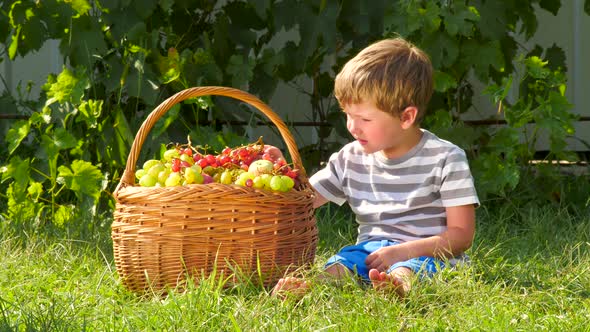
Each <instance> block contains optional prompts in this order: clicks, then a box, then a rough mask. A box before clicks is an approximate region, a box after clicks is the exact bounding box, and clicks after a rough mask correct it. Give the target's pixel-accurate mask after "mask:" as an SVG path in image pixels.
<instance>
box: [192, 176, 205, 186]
mask: <svg viewBox="0 0 590 332" xmlns="http://www.w3.org/2000/svg"><path fill="white" fill-rule="evenodd" d="M204 180H205V179H204V178H203V174H201V173H195V180H194V181H193V183H194V184H202V183H203V181H204Z"/></svg>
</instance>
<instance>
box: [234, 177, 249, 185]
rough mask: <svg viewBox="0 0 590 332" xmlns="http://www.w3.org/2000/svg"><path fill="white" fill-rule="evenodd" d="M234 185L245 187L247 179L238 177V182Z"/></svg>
mask: <svg viewBox="0 0 590 332" xmlns="http://www.w3.org/2000/svg"><path fill="white" fill-rule="evenodd" d="M234 183H235V184H237V185H238V186H242V187H245V186H246V179H245V178H241V177H238V178H237V179H236V182H234Z"/></svg>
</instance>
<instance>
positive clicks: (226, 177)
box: [219, 170, 232, 184]
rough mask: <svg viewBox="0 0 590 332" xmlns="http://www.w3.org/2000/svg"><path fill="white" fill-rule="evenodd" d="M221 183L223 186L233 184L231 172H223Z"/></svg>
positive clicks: (220, 178)
mask: <svg viewBox="0 0 590 332" xmlns="http://www.w3.org/2000/svg"><path fill="white" fill-rule="evenodd" d="M219 182H220V183H223V184H230V183H232V174H231V171H230V170H225V171H223V173H221V176H220V177H219Z"/></svg>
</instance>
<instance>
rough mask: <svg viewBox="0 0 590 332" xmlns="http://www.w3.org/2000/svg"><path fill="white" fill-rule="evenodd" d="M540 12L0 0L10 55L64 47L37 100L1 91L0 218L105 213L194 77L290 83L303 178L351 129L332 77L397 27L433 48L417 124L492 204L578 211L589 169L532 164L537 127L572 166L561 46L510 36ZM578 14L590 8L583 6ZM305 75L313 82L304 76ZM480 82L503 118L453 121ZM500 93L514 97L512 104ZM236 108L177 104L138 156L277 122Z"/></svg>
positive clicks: (538, 2)
mask: <svg viewBox="0 0 590 332" xmlns="http://www.w3.org/2000/svg"><path fill="white" fill-rule="evenodd" d="M535 8H540V10H543V11H546V12H549V13H551V14H553V15H555V14H557V12H558V11H559V9H560V8H561V1H560V0H522V1H483V0H479V1H471V0H470V1H452V0H438V1H417V0H398V1H385V0H375V1H325V0H324V1H310V0H290V1H274V0H256V1H223V2H220V1H212V0H199V1H189V0H178V1H172V0H143V1H134V0H102V1H98V0H97V1H90V0H69V1H67V0H44V1H33V0H18V1H0V41H1V42H2V51H3V52H4V53H5V54H7V55H8V57H9V59H10V60H9V61H11V60H14V59H16V58H17V57H22V56H26V55H27V54H30V53H32V52H35V51H37V50H39V49H40V48H41V47H42V46H43V45H44V44H45V43H46V42H47V41H49V40H57V41H59V50H60V54H61V55H62V56H63V58H64V63H63V69H62V71H61V72H59V73H55V74H51V75H49V76H48V77H47V78H46V83H45V84H44V85H43V87H42V92H41V95H40V96H39V97H38V98H28V97H27V96H28V95H27V94H26V93H21V94H17V95H14V94H12V93H11V92H10V91H9V89H6V90H5V91H4V93H3V95H1V96H0V105H2V107H1V110H0V112H2V113H10V114H16V115H18V116H17V119H14V120H11V121H10V123H9V125H5V126H1V127H0V131H1V132H0V135H1V136H2V137H3V138H4V140H5V144H2V145H0V173H1V182H0V213H1V217H2V219H3V220H4V221H5V223H6V224H8V225H10V226H12V227H18V228H24V229H27V230H29V231H32V232H38V231H40V230H42V231H48V229H53V230H64V229H65V230H67V231H68V232H75V233H76V234H78V235H80V234H82V235H83V234H84V233H87V232H92V230H93V229H94V228H95V227H96V226H97V225H96V224H95V223H97V222H104V220H108V219H104V218H100V216H102V215H105V214H107V215H108V214H109V213H110V212H111V211H112V208H113V205H114V202H113V199H112V197H111V195H110V193H111V192H112V190H113V189H114V187H115V186H116V185H117V183H118V179H119V176H120V175H121V172H122V169H123V168H124V166H125V163H126V159H127V155H128V153H129V148H130V146H131V143H132V141H133V139H134V136H135V133H136V132H137V130H138V128H139V126H140V125H141V123H142V121H143V120H144V119H145V117H146V116H147V114H148V113H149V112H150V111H151V110H152V109H153V108H154V107H155V106H157V105H158V104H159V103H160V102H161V101H163V100H164V99H165V98H167V97H169V96H171V95H172V94H174V93H176V92H178V91H180V90H182V89H185V88H188V87H193V86H204V85H220V86H231V87H235V88H239V89H242V90H245V91H248V92H250V93H252V94H255V95H257V96H259V97H260V98H261V99H262V100H270V99H271V98H272V97H273V95H274V94H275V92H276V90H277V86H278V85H279V84H288V85H290V86H292V87H295V88H296V89H298V91H299V92H300V93H302V94H304V95H305V96H307V97H308V100H309V105H310V109H311V113H310V114H309V119H310V121H311V122H313V123H315V124H317V126H316V127H314V130H315V131H316V134H317V137H318V139H317V141H315V142H313V143H311V144H307V145H304V144H301V145H300V151H301V154H302V158H303V160H304V161H305V163H306V164H305V167H306V169H307V170H308V173H312V172H313V171H314V170H316V169H317V168H318V167H319V165H320V163H321V161H323V160H325V159H327V157H328V156H329V154H330V153H332V152H333V151H335V150H336V149H338V148H339V147H340V145H341V143H342V141H344V140H346V139H347V137H348V136H347V135H348V134H347V132H346V130H345V127H344V124H343V120H342V117H341V115H340V111H339V110H338V108H337V105H336V103H335V102H334V99H333V96H332V84H333V79H334V76H335V74H336V73H337V72H338V70H339V68H341V66H342V65H343V64H344V62H345V61H347V60H348V59H349V58H350V57H352V56H353V55H354V54H355V53H357V52H358V51H359V50H360V49H361V48H363V47H365V46H366V45H367V44H368V43H370V42H372V41H375V40H378V39H381V38H383V37H389V36H394V35H401V36H403V37H405V38H407V39H409V40H410V41H412V42H413V43H415V44H416V45H418V46H419V47H422V48H423V49H425V50H426V51H427V52H428V54H429V55H430V56H431V59H432V62H433V64H434V66H435V69H436V73H435V90H436V93H435V96H434V98H433V100H432V103H431V105H430V113H429V115H428V116H427V118H426V121H425V123H424V126H425V127H426V128H428V129H429V130H432V131H434V132H435V133H437V134H438V135H440V136H441V137H443V138H447V139H449V140H451V141H453V142H455V143H457V144H459V145H460V146H461V147H463V148H464V149H465V150H466V151H467V152H468V154H469V158H470V160H471V163H472V169H473V173H474V175H475V177H476V183H477V186H478V192H479V194H480V196H481V198H482V200H483V201H485V202H486V204H490V205H493V204H501V205H506V204H508V205H514V206H521V205H523V204H528V205H545V204H555V205H568V206H572V208H575V209H582V210H584V209H585V210H586V211H587V210H588V208H589V206H588V197H589V191H590V189H589V188H588V186H580V185H578V184H579V183H580V181H587V175H583V174H582V175H576V176H572V175H568V174H563V172H560V171H559V170H558V169H557V168H556V167H557V166H554V165H552V164H551V163H547V164H541V165H533V164H531V163H530V161H531V160H533V159H535V158H536V156H535V152H536V149H535V145H536V141H537V140H538V139H539V137H541V135H546V136H547V137H548V140H549V153H548V154H547V155H546V156H544V158H545V160H546V161H549V162H550V161H553V160H563V159H565V160H570V161H576V160H577V159H578V156H577V155H576V154H574V153H572V152H571V151H568V150H567V144H566V142H567V139H568V138H569V137H572V136H573V135H575V130H574V126H573V122H574V121H575V120H576V119H577V116H576V115H574V114H573V113H571V109H572V105H571V103H570V102H569V101H568V100H567V98H566V95H565V91H566V88H567V81H566V75H565V73H566V72H567V69H568V68H567V67H566V65H565V60H566V59H565V53H564V52H563V50H562V49H560V48H559V47H557V46H555V45H553V46H550V47H543V46H539V45H536V46H535V47H534V48H532V49H524V48H523V47H522V45H521V44H519V42H518V39H517V38H520V39H524V40H528V39H530V38H531V37H532V36H533V35H534V33H535V31H536V29H537V27H538V24H539V22H538V20H537V17H536V15H535ZM584 10H585V12H586V13H587V14H588V13H590V5H589V1H588V0H586V1H585V2H584ZM285 35H289V36H292V38H290V37H289V38H286V39H285V37H284V36H285ZM302 78H304V79H306V80H309V81H311V83H312V84H308V85H305V86H304V85H301V84H299V82H300V80H301V79H302ZM474 82H478V84H483V85H484V86H485V89H484V91H485V93H486V95H487V96H488V97H489V100H490V103H493V104H495V105H496V107H497V108H498V112H497V114H495V115H494V117H493V118H492V119H490V120H491V121H492V123H493V121H497V123H505V125H503V126H478V127H474V126H470V125H468V124H467V123H465V122H464V121H463V120H462V115H464V114H465V113H466V112H468V111H469V109H470V108H471V106H472V105H473V102H474V94H475V87H474ZM309 87H311V88H309ZM27 88H29V89H30V87H27ZM509 91H516V96H515V97H514V98H512V99H511V100H509V98H508V92H509ZM240 107H241V106H240ZM235 108H236V104H235V103H231V102H228V101H227V100H224V99H220V98H199V99H194V100H189V101H186V102H183V103H181V104H179V105H176V106H175V107H174V108H173V109H172V110H171V111H169V112H168V113H167V114H166V116H165V117H164V118H163V119H161V120H160V121H159V122H158V124H157V127H156V128H154V130H153V132H152V133H151V135H150V138H149V139H148V140H147V141H146V143H145V144H144V146H143V148H142V156H143V158H147V157H148V156H154V155H156V154H158V153H159V150H160V148H161V145H162V144H163V143H167V142H183V141H185V140H186V138H187V135H188V136H189V137H190V138H191V141H193V142H200V143H201V144H208V145H210V146H212V147H214V148H216V149H220V148H222V147H224V146H226V145H228V146H235V145H239V144H243V143H246V142H248V141H249V140H250V139H251V136H252V133H253V132H255V131H256V128H258V127H256V126H259V125H260V124H262V125H263V126H264V125H265V124H266V125H267V127H268V128H267V130H270V131H272V130H273V128H272V125H268V124H267V120H266V119H264V118H261V116H260V115H259V114H257V113H256V112H254V113H251V112H235ZM523 137H524V139H523ZM272 143H275V144H277V145H280V142H272ZM140 160H142V158H140ZM80 220H83V221H84V222H82V223H80V222H79V221H80ZM47 226H51V227H47Z"/></svg>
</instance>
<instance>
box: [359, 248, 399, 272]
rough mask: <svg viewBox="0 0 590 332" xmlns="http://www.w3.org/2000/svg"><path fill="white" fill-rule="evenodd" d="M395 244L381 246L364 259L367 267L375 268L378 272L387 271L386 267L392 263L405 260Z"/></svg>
mask: <svg viewBox="0 0 590 332" xmlns="http://www.w3.org/2000/svg"><path fill="white" fill-rule="evenodd" d="M398 246H399V245H397V246H389V247H383V248H379V249H377V250H375V251H374V252H373V253H371V254H370V255H369V256H367V258H366V259H365V264H366V265H367V268H369V270H370V269H377V270H379V271H380V272H383V271H387V269H388V268H389V267H390V266H392V265H393V264H395V263H397V262H400V261H403V260H406V259H407V258H405V259H404V257H403V254H402V253H401V252H400V250H397V249H399V248H397V247H398Z"/></svg>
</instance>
